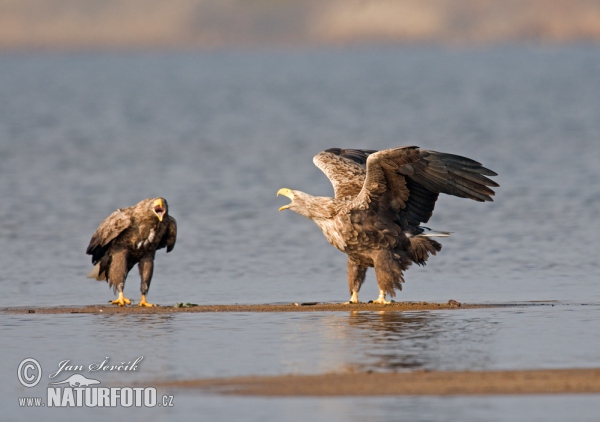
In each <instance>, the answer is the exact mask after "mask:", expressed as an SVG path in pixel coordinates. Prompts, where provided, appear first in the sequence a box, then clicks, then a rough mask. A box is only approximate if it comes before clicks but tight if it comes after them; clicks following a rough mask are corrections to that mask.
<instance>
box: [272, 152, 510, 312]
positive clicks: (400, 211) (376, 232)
mask: <svg viewBox="0 0 600 422" xmlns="http://www.w3.org/2000/svg"><path fill="white" fill-rule="evenodd" d="M313 161H314V163H315V165H316V166H317V167H318V168H320V169H321V170H322V171H323V172H324V173H325V175H326V176H327V177H328V178H329V180H330V181H331V183H332V184H333V189H334V192H335V197H334V198H326V197H314V196H311V195H308V194H306V193H304V192H300V191H295V190H290V189H280V190H279V192H278V193H277V194H278V195H280V194H281V195H285V196H287V197H289V198H290V199H291V200H292V202H291V203H290V204H288V205H285V206H283V207H281V208H280V211H281V210H283V209H290V210H292V211H295V212H296V213H298V214H300V215H303V216H304V217H307V218H309V219H311V220H312V221H314V222H315V223H316V224H317V225H318V226H319V227H320V229H321V230H322V231H323V234H324V235H325V237H326V238H327V240H328V241H329V242H330V243H331V244H332V245H333V246H335V247H336V248H338V249H339V250H341V251H342V252H344V253H346V254H347V255H348V287H349V289H350V293H351V295H352V296H351V299H350V302H358V291H359V290H360V287H361V285H362V283H363V281H364V279H365V274H366V271H367V268H368V267H374V268H375V274H376V277H377V283H378V284H379V289H380V296H379V298H378V299H377V300H376V301H375V302H378V303H388V302H386V299H385V295H386V294H389V295H391V296H395V291H394V290H395V289H402V284H401V283H403V282H404V278H403V275H402V272H403V271H404V270H406V269H407V268H408V266H409V265H411V264H412V263H416V264H419V265H425V262H426V261H427V259H428V258H429V255H430V254H433V255H435V254H436V252H438V251H440V250H441V248H442V245H440V244H439V243H438V242H437V241H435V240H433V239H432V237H445V236H449V233H446V232H437V233H434V232H430V231H429V229H427V228H425V227H421V226H420V224H421V223H426V222H427V221H428V220H429V218H430V217H431V214H432V212H433V208H434V206H435V202H436V200H437V198H438V195H439V194H440V193H445V194H448V195H454V196H458V197H461V198H469V199H473V200H475V201H479V202H484V201H492V198H491V197H492V196H493V195H494V191H493V190H492V189H490V188H489V187H490V186H491V187H497V186H499V185H498V184H497V183H495V182H494V181H492V180H490V179H489V178H487V177H486V176H496V173H495V172H493V171H491V170H489V169H487V168H485V167H483V166H482V165H481V164H480V163H478V162H477V161H474V160H471V159H469V158H465V157H461V156H458V155H453V154H445V153H441V152H436V151H427V150H423V149H420V148H419V147H415V146H410V147H400V148H393V149H388V150H384V151H374V150H357V149H340V148H331V149H328V150H326V151H323V152H321V153H319V154H317V155H316V156H315V157H314V159H313Z"/></svg>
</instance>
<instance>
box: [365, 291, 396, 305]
mask: <svg viewBox="0 0 600 422" xmlns="http://www.w3.org/2000/svg"><path fill="white" fill-rule="evenodd" d="M372 302H373V303H378V304H380V305H389V304H391V303H392V302H391V301H388V300H385V293H379V297H378V298H377V299H375V300H373V301H372ZM369 303H371V302H369Z"/></svg>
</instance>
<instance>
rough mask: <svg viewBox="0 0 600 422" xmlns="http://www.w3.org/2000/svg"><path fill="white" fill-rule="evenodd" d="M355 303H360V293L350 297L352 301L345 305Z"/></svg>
mask: <svg viewBox="0 0 600 422" xmlns="http://www.w3.org/2000/svg"><path fill="white" fill-rule="evenodd" d="M353 303H359V302H358V292H354V291H353V292H352V296H350V300H349V301H348V302H346V303H344V305H351V304H353Z"/></svg>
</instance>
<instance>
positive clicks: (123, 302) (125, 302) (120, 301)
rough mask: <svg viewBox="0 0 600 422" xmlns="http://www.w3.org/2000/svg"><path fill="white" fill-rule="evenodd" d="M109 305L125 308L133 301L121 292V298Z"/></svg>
mask: <svg viewBox="0 0 600 422" xmlns="http://www.w3.org/2000/svg"><path fill="white" fill-rule="evenodd" d="M109 303H110V304H111V305H119V306H125V305H131V300H129V299H127V298H126V297H125V296H123V292H119V297H118V298H116V299H115V300H111V301H110V302H109Z"/></svg>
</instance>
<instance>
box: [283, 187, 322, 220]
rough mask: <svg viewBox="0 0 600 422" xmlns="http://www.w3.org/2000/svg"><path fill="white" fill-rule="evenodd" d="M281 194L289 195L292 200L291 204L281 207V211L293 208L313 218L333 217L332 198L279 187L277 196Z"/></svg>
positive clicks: (298, 212)
mask: <svg viewBox="0 0 600 422" xmlns="http://www.w3.org/2000/svg"><path fill="white" fill-rule="evenodd" d="M279 195H283V196H287V197H288V198H290V199H291V200H292V202H290V203H289V204H287V205H284V206H282V207H280V208H279V211H283V210H292V211H294V212H295V213H297V214H300V215H302V216H304V217H306V218H309V219H311V220H314V219H321V218H331V217H332V216H333V209H332V207H331V202H332V199H331V198H322V197H317V196H312V195H309V194H307V193H304V192H301V191H299V190H291V189H288V188H282V189H279V191H277V196H279Z"/></svg>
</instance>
